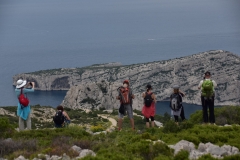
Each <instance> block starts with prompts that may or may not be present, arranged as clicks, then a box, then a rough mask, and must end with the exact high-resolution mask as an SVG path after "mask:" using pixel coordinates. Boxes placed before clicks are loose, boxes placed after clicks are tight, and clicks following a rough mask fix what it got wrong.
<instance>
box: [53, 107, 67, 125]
mask: <svg viewBox="0 0 240 160" xmlns="http://www.w3.org/2000/svg"><path fill="white" fill-rule="evenodd" d="M56 110H57V111H56V114H55V115H54V117H53V121H54V124H55V127H56V128H62V127H65V126H68V125H69V124H70V122H71V119H70V118H69V116H68V114H67V112H66V111H64V109H63V106H60V105H59V106H57V109H56Z"/></svg>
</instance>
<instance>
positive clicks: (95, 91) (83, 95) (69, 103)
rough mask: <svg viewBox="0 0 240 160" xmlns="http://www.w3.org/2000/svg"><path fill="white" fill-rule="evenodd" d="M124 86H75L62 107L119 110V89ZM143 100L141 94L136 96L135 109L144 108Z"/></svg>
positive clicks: (98, 83) (101, 84)
mask: <svg viewBox="0 0 240 160" xmlns="http://www.w3.org/2000/svg"><path fill="white" fill-rule="evenodd" d="M120 86H122V84H121V83H118V82H113V83H111V82H106V81H104V80H102V81H100V82H90V83H86V84H81V85H77V86H73V87H71V88H70V89H69V91H68V92H67V94H66V96H65V98H64V100H63V102H62V105H63V106H64V107H68V108H73V109H77V108H82V109H89V108H95V109H96V108H97V109H99V108H106V109H116V108H119V106H120V102H119V100H117V99H116V96H118V91H117V89H118V87H120ZM142 104H143V100H142V98H141V96H140V94H139V93H136V94H135V99H134V100H133V107H134V108H135V109H138V110H140V108H141V107H142V106H143V105H142Z"/></svg>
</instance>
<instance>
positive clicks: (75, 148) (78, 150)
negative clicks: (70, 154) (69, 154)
mask: <svg viewBox="0 0 240 160" xmlns="http://www.w3.org/2000/svg"><path fill="white" fill-rule="evenodd" d="M71 149H72V150H74V151H75V152H77V153H79V154H80V153H81V151H82V149H81V148H80V147H78V146H76V145H74V146H72V147H71Z"/></svg>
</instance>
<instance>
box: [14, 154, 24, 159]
mask: <svg viewBox="0 0 240 160" xmlns="http://www.w3.org/2000/svg"><path fill="white" fill-rule="evenodd" d="M14 160H27V159H25V158H24V157H23V156H22V155H20V156H19V157H18V158H16V159H14Z"/></svg>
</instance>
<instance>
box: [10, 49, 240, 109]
mask: <svg viewBox="0 0 240 160" xmlns="http://www.w3.org/2000/svg"><path fill="white" fill-rule="evenodd" d="M206 71H210V72H211V73H212V79H214V80H215V81H216V82H217V84H218V86H217V88H216V98H215V104H216V105H238V104H239V98H240V96H239V95H240V94H239V93H240V91H239V90H240V88H239V81H240V75H239V71H240V57H239V56H237V55H235V54H233V53H231V52H228V51H223V50H214V51H207V52H202V53H198V54H193V55H191V56H186V57H180V58H175V59H170V60H163V61H155V62H149V63H139V64H133V65H120V64H119V63H109V64H99V65H93V66H89V67H83V68H60V69H52V70H42V71H37V72H32V73H23V74H18V75H15V76H14V77H13V85H15V83H16V81H17V79H19V78H24V79H27V80H29V81H34V82H35V83H36V89H38V90H68V92H67V95H66V97H65V98H64V100H63V102H62V104H63V105H64V106H65V107H69V108H93V107H94V108H100V107H105V108H106V109H109V108H117V107H118V105H119V104H118V103H117V102H116V99H115V97H116V95H117V90H116V89H117V88H118V87H119V86H120V85H121V83H122V81H123V80H125V79H129V80H130V83H131V87H132V89H133V92H134V93H135V95H136V99H135V100H134V104H133V107H134V108H136V109H139V108H141V107H142V98H141V93H142V92H144V91H145V86H146V85H147V84H151V85H152V86H153V89H154V93H155V94H156V95H157V100H158V101H160V100H167V99H168V97H169V95H170V93H171V92H172V89H171V87H172V86H173V85H174V84H178V85H180V86H181V90H182V91H184V92H185V93H186V98H185V99H184V102H187V103H194V104H200V103H201V102H200V98H199V97H200V92H199V90H198V89H197V86H198V83H199V81H200V80H202V79H203V75H204V72H206Z"/></svg>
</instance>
